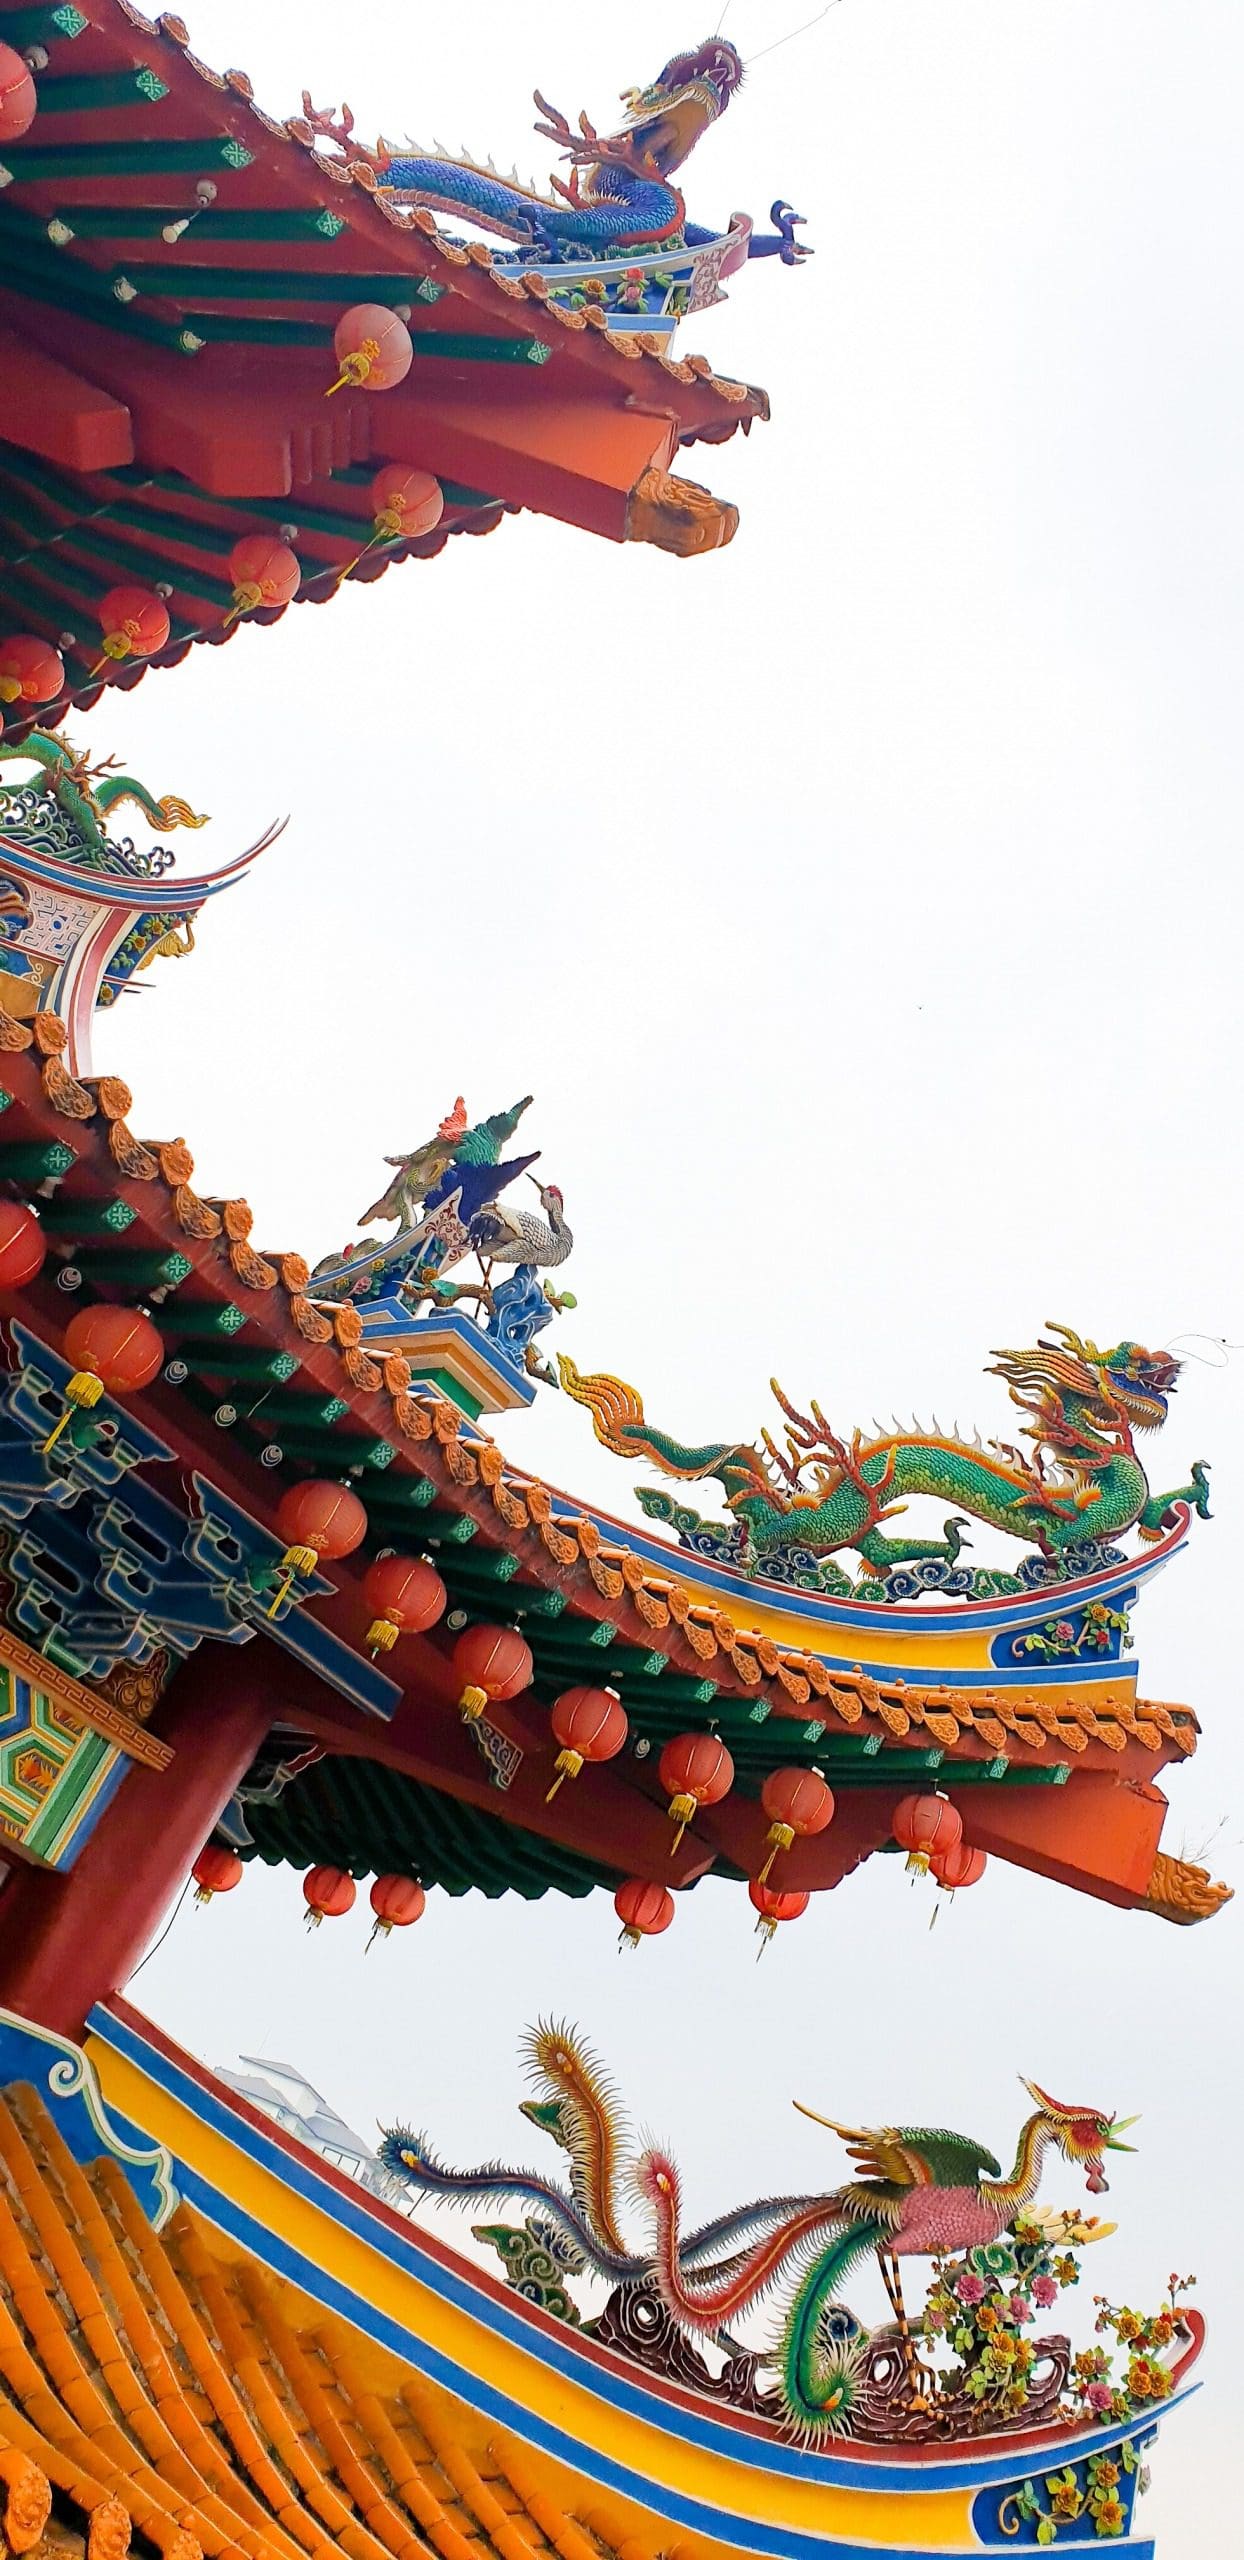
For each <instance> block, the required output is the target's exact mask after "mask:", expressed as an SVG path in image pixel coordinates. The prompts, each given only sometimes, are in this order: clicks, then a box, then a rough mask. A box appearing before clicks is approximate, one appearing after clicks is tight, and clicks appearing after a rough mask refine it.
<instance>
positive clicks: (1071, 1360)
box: [991, 1324, 1180, 1444]
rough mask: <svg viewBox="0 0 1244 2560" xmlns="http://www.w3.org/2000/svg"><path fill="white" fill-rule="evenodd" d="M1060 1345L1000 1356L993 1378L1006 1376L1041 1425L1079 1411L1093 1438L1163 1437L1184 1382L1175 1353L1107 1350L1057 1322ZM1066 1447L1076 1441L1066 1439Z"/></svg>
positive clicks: (1017, 1399)
mask: <svg viewBox="0 0 1244 2560" xmlns="http://www.w3.org/2000/svg"><path fill="white" fill-rule="evenodd" d="M1050 1332H1051V1333H1052V1334H1054V1335H1055V1336H1056V1337H1057V1339H1056V1340H1054V1341H1052V1342H1049V1341H1046V1340H1044V1339H1042V1340H1041V1341H1040V1342H1039V1343H1038V1344H1037V1345H1036V1348H1035V1349H1034V1350H1032V1351H996V1352H995V1353H994V1362H995V1366H994V1368H993V1370H992V1371H991V1375H992V1376H994V1377H996V1378H1005V1380H1006V1382H1007V1385H1008V1387H1009V1388H1010V1390H1011V1396H1012V1400H1013V1401H1014V1403H1016V1404H1017V1405H1019V1406H1020V1408H1021V1410H1022V1411H1024V1412H1027V1413H1033V1414H1035V1415H1036V1416H1037V1417H1038V1419H1039V1420H1040V1421H1042V1422H1046V1421H1048V1420H1049V1419H1050V1418H1051V1416H1056V1417H1057V1418H1058V1419H1059V1420H1060V1421H1061V1422H1062V1423H1063V1424H1064V1425H1066V1423H1067V1422H1069V1421H1070V1419H1071V1416H1072V1414H1073V1413H1074V1415H1075V1417H1076V1420H1077V1422H1078V1423H1079V1425H1080V1426H1081V1427H1083V1428H1084V1429H1085V1431H1086V1432H1087V1433H1097V1432H1104V1433H1115V1432H1117V1431H1118V1430H1119V1427H1120V1423H1121V1422H1122V1423H1124V1424H1126V1426H1127V1429H1128V1430H1129V1431H1159V1430H1160V1429H1161V1427H1162V1424H1163V1423H1164V1422H1165V1420H1166V1417H1167V1411H1168V1408H1169V1403H1170V1398H1171V1396H1172V1395H1173V1394H1174V1391H1175V1388H1176V1386H1177V1384H1178V1381H1179V1370H1180V1363H1179V1361H1178V1360H1175V1359H1173V1358H1172V1357H1171V1354H1170V1353H1169V1352H1168V1351H1146V1350H1145V1348H1144V1346H1143V1344H1141V1343H1139V1342H1119V1343H1116V1344H1115V1345H1114V1347H1113V1348H1112V1349H1111V1350H1109V1351H1102V1350H1100V1349H1099V1348H1098V1346H1097V1344H1096V1343H1095V1342H1090V1341H1086V1340H1085V1339H1084V1338H1083V1337H1082V1336H1081V1335H1080V1334H1078V1333H1073V1332H1072V1330H1071V1328H1070V1326H1068V1325H1062V1324H1051V1326H1050ZM1059 1437H1060V1438H1061V1439H1062V1441H1063V1442H1064V1444H1065V1443H1066V1441H1067V1439H1068V1437H1069V1435H1068V1433H1067V1431H1066V1429H1065V1428H1064V1430H1063V1431H1062V1432H1061V1433H1060V1434H1059Z"/></svg>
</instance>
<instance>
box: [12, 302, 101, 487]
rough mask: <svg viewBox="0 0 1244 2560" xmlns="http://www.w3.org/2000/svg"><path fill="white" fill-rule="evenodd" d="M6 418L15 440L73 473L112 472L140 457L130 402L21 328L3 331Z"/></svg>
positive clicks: (25, 449) (28, 450) (25, 448)
mask: <svg viewBox="0 0 1244 2560" xmlns="http://www.w3.org/2000/svg"><path fill="white" fill-rule="evenodd" d="M0 417H2V418H3V420H4V433H5V437H6V439H7V441H8V442H9V443H10V444H15V445H19V446H20V447H21V448H22V450H23V451H24V452H26V453H34V454H38V455H39V456H40V458H41V459H42V460H43V461H45V462H56V463H60V464H62V465H63V467H64V468H65V469H66V470H67V471H111V470H114V469H115V468H116V467H117V465H118V464H121V463H127V462H132V461H133V459H134V430H133V424H132V421H131V418H130V413H129V410H128V409H127V408H126V406H125V404H124V402H123V401H121V400H116V399H114V398H113V396H112V394H111V393H110V392H107V391H101V390H100V389H99V387H98V385H97V384H95V383H93V382H88V381H87V380H86V378H85V376H84V375H83V374H80V373H76V372H74V371H72V370H71V368H70V367H69V366H68V365H67V364H62V363H60V362H59V361H58V360H57V358H56V357H55V356H49V355H45V354H44V352H43V350H42V348H41V347H37V346H35V345H34V344H33V342H32V341H31V340H30V339H29V338H26V337H23V336H22V335H21V334H20V333H19V332H18V331H17V330H16V329H0Z"/></svg>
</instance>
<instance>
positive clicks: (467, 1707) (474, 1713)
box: [458, 1684, 488, 1724]
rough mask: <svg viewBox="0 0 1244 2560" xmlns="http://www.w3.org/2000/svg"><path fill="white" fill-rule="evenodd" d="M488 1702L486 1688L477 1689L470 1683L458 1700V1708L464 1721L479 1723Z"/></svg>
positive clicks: (466, 1722) (465, 1722)
mask: <svg viewBox="0 0 1244 2560" xmlns="http://www.w3.org/2000/svg"><path fill="white" fill-rule="evenodd" d="M487 1704H488V1691H487V1690H486V1689H476V1688H475V1687H474V1686H472V1685H470V1684H468V1686H467V1687H466V1688H465V1689H464V1690H463V1692H462V1695H461V1697H460V1698H459V1700H458V1708H459V1712H460V1714H461V1717H462V1721H463V1723H464V1724H478V1723H479V1720H480V1717H481V1716H482V1714H483V1712H484V1709H485V1707H486V1706H487Z"/></svg>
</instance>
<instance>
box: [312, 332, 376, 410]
mask: <svg viewBox="0 0 1244 2560" xmlns="http://www.w3.org/2000/svg"><path fill="white" fill-rule="evenodd" d="M379 353H380V345H379V341H378V340H377V339H376V338H364V340H363V343H362V346H361V347H356V348H355V350H354V352H353V354H352V355H348V356H343V357H342V359H341V371H340V373H339V374H338V376H337V379H336V381H335V382H330V383H329V386H328V389H327V391H326V392H325V394H324V397H325V399H326V400H331V399H332V396H333V393H334V391H344V390H345V387H346V384H347V383H350V384H351V386H352V387H354V388H357V386H358V384H359V383H360V382H366V380H367V377H368V374H369V373H370V372H371V369H372V366H373V365H374V363H375V361H376V358H377V356H378V355H379Z"/></svg>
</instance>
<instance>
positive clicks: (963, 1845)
mask: <svg viewBox="0 0 1244 2560" xmlns="http://www.w3.org/2000/svg"><path fill="white" fill-rule="evenodd" d="M988 1864H989V1860H988V1858H987V1857H986V1855H985V1852H984V1850H983V1849H969V1847H968V1844H967V1842H966V1840H956V1841H955V1842H954V1843H953V1845H952V1846H951V1847H950V1848H949V1849H947V1850H945V1851H939V1852H938V1855H937V1856H936V1857H935V1858H934V1859H933V1860H932V1867H933V1873H934V1875H935V1876H936V1878H937V1881H938V1883H939V1885H940V1886H941V1887H942V1890H943V1892H945V1893H965V1892H966V1890H967V1888H968V1886H969V1885H970V1884H979V1883H980V1880H981V1877H982V1876H983V1875H984V1872H985V1869H986V1867H987V1866H988Z"/></svg>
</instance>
